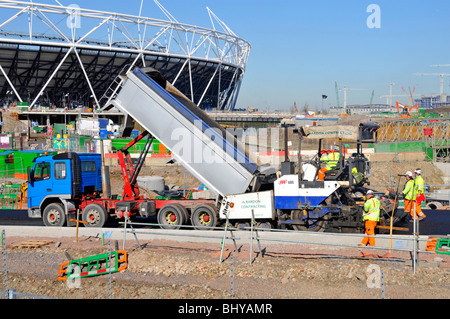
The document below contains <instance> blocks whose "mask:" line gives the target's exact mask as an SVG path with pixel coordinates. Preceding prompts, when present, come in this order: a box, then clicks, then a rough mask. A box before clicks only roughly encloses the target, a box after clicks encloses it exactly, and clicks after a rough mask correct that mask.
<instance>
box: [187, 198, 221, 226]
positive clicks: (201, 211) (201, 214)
mask: <svg viewBox="0 0 450 319" xmlns="http://www.w3.org/2000/svg"><path fill="white" fill-rule="evenodd" d="M191 223H192V226H194V228H195V229H201V230H213V229H212V227H216V225H217V210H216V209H215V208H214V207H213V206H210V205H206V204H205V205H198V206H196V207H195V208H194V209H193V211H192V215H191ZM206 227H208V228H206ZM209 227H211V228H209Z"/></svg>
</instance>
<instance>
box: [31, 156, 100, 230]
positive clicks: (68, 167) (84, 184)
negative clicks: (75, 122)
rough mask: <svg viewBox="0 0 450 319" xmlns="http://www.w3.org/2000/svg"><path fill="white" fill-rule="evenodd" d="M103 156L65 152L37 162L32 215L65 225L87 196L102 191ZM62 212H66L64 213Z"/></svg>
mask: <svg viewBox="0 0 450 319" xmlns="http://www.w3.org/2000/svg"><path fill="white" fill-rule="evenodd" d="M101 168H102V160H101V155H100V154H93V153H74V152H69V153H61V154H57V155H54V156H42V157H38V158H36V159H35V160H34V164H33V168H32V169H29V171H28V190H27V196H28V216H29V217H31V218H41V217H42V218H43V220H44V224H45V225H47V226H63V225H64V224H65V222H66V215H67V214H69V212H73V211H74V208H75V205H76V204H75V201H76V200H78V199H81V198H82V197H83V195H90V194H92V195H94V194H96V193H97V194H99V193H101V192H102V175H101ZM61 210H62V211H61Z"/></svg>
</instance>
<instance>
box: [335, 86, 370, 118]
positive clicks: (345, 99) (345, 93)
mask: <svg viewBox="0 0 450 319" xmlns="http://www.w3.org/2000/svg"><path fill="white" fill-rule="evenodd" d="M339 90H340V91H344V113H348V112H347V92H348V91H365V90H367V89H353V88H348V87H346V86H344V87H343V88H340V89H339Z"/></svg>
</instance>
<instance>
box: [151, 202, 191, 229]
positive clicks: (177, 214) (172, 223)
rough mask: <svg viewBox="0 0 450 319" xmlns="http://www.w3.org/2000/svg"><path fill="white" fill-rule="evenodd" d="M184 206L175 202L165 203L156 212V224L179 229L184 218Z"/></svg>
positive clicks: (164, 227) (165, 227)
mask: <svg viewBox="0 0 450 319" xmlns="http://www.w3.org/2000/svg"><path fill="white" fill-rule="evenodd" d="M183 210H185V208H184V207H183V206H181V205H177V204H167V205H165V206H164V207H163V208H161V209H160V210H159V212H158V216H157V219H158V224H159V227H161V228H163V229H180V227H181V225H183V224H184V222H185V220H186V218H185V216H186V215H185V214H187V213H186V212H185V211H183Z"/></svg>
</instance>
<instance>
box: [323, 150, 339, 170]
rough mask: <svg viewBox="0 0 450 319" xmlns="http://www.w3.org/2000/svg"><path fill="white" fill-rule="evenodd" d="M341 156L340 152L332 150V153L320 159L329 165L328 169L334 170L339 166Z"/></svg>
mask: <svg viewBox="0 0 450 319" xmlns="http://www.w3.org/2000/svg"><path fill="white" fill-rule="evenodd" d="M340 157H341V154H340V153H339V152H332V153H331V154H328V155H324V156H322V157H321V158H320V160H321V161H322V162H326V164H327V166H326V167H325V168H326V169H327V170H332V169H333V168H335V167H336V166H337V164H338V162H339V159H340Z"/></svg>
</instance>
